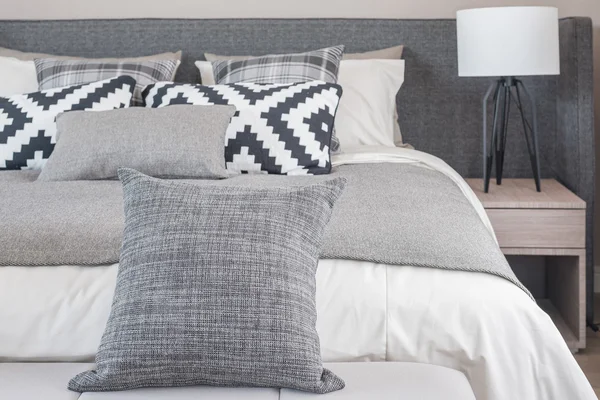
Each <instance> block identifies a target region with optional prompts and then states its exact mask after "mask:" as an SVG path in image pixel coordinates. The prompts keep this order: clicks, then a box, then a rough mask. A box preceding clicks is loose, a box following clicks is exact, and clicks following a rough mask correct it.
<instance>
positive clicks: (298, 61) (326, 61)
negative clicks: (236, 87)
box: [212, 46, 344, 153]
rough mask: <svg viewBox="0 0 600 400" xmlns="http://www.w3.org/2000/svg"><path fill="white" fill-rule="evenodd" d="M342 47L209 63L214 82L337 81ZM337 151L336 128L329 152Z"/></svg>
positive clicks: (342, 51) (278, 82)
mask: <svg viewBox="0 0 600 400" xmlns="http://www.w3.org/2000/svg"><path fill="white" fill-rule="evenodd" d="M343 54H344V46H334V47H327V48H324V49H320V50H314V51H309V52H306V53H295V54H273V55H266V56H261V57H256V58H248V59H246V60H240V61H236V60H218V61H215V62H213V63H212V67H213V74H214V77H215V83H216V84H226V83H276V84H283V83H297V82H306V81H323V82H327V83H336V82H337V75H338V70H339V66H340V62H341V59H342V56H343ZM339 150H340V146H339V141H338V139H337V137H336V136H335V131H334V133H333V137H332V139H331V151H332V152H334V153H336V152H338V151H339Z"/></svg>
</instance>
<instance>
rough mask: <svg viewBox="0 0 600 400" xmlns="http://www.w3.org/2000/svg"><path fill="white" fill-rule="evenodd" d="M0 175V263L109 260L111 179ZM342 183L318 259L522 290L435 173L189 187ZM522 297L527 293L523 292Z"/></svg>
mask: <svg viewBox="0 0 600 400" xmlns="http://www.w3.org/2000/svg"><path fill="white" fill-rule="evenodd" d="M36 177H37V173H35V172H27V171H6V172H4V173H2V174H0V198H2V207H1V208H0V249H1V250H0V265H3V266H7V265H21V266H35V265H102V264H110V263H116V262H118V260H119V251H120V246H121V239H122V233H123V232H122V231H123V200H122V197H123V194H122V190H121V187H120V183H119V182H107V181H104V182H95V181H77V182H34V181H35V179H36ZM333 177H344V178H346V179H347V182H348V183H347V186H346V190H345V192H344V194H343V195H342V196H341V198H340V199H339V200H338V202H337V204H336V209H335V210H334V213H333V216H332V218H331V221H330V223H329V225H328V228H327V231H326V233H325V241H324V246H323V251H322V254H321V258H322V259H323V258H326V259H350V260H362V261H371V262H375V263H385V264H392V265H414V266H422V267H431V268H442V269H450V270H461V271H471V272H483V273H489V274H493V275H497V276H500V277H502V278H505V279H507V280H509V281H511V282H513V283H514V284H515V285H517V286H519V287H520V288H522V289H523V290H524V291H526V292H527V290H526V289H525V287H524V286H523V285H522V284H521V283H520V282H519V281H518V279H517V278H516V277H515V275H514V273H513V272H512V270H511V268H510V266H509V265H508V263H507V261H506V259H505V257H504V255H503V254H502V252H501V251H500V248H499V247H498V245H497V244H496V243H495V241H494V240H493V238H492V236H491V234H490V233H489V232H488V231H487V229H486V227H485V226H484V224H483V223H482V222H481V220H480V218H479V216H478V215H477V213H476V211H475V209H474V208H473V207H472V205H471V204H470V203H469V201H468V200H467V198H466V197H465V196H464V195H463V193H462V192H461V190H460V189H459V188H458V187H457V186H456V184H455V183H454V182H453V181H452V180H451V179H450V178H448V177H446V176H445V175H443V174H442V173H440V172H437V171H433V170H429V169H426V168H422V167H418V166H413V165H410V164H394V163H379V164H360V165H344V166H340V167H337V168H334V170H333V171H332V174H330V175H323V176H311V177H289V176H273V175H269V176H264V175H241V176H236V177H233V178H230V179H226V180H223V181H201V180H198V181H192V182H194V183H195V184H197V185H241V186H255V185H257V186H263V187H271V186H290V185H291V186H293V185H300V184H306V183H308V182H317V181H322V180H328V179H331V178H333ZM527 293H529V292H527Z"/></svg>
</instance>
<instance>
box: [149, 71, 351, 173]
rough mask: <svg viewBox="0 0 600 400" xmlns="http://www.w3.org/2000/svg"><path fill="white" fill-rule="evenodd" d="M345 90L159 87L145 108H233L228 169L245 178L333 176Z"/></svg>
mask: <svg viewBox="0 0 600 400" xmlns="http://www.w3.org/2000/svg"><path fill="white" fill-rule="evenodd" d="M341 95H342V87H341V86H339V85H337V84H332V83H326V82H323V81H309V82H301V83H293V84H256V83H237V84H226V85H214V86H202V85H192V84H177V83H172V82H159V83H157V84H154V85H150V86H148V87H147V88H146V89H145V90H144V100H145V103H146V107H153V108H158V107H165V106H169V105H172V104H194V105H207V104H223V105H233V106H235V107H236V109H237V112H236V113H235V115H234V117H233V118H232V120H231V123H230V124H229V127H228V129H227V133H226V136H225V140H226V144H225V161H226V163H227V169H228V170H229V171H232V172H241V173H269V174H284V175H310V174H312V175H317V174H328V173H329V172H330V170H331V160H330V147H331V136H332V130H333V123H334V119H335V113H336V111H337V106H338V103H339V100H340V97H341Z"/></svg>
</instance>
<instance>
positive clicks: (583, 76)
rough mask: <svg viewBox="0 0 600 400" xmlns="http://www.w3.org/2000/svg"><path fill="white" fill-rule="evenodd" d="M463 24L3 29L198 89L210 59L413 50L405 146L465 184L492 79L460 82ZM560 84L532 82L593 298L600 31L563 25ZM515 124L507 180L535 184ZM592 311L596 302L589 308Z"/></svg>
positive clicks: (288, 22) (547, 156)
mask: <svg viewBox="0 0 600 400" xmlns="http://www.w3.org/2000/svg"><path fill="white" fill-rule="evenodd" d="M455 32H456V28H455V21H454V20H388V19H385V20H383V19H382V20H373V19H359V20H344V19H304V20H293V19H278V20H269V19H263V20H246V19H237V20H236V19H224V20H218V19H216V20H215V19H212V20H178V19H173V20H74V21H0V46H2V47H9V48H13V49H18V50H24V51H35V52H45V53H52V54H60V55H74V56H84V57H108V56H136V55H148V54H155V53H160V52H165V51H174V50H182V51H183V63H182V65H181V68H180V70H179V73H178V75H177V80H178V81H187V82H192V81H196V80H197V77H198V74H197V72H196V70H195V68H194V65H193V62H194V61H195V60H199V59H203V53H204V52H212V53H220V54H266V53H275V52H291V51H304V50H310V49H316V48H319V47H325V46H329V45H336V44H340V43H341V44H345V45H346V48H347V51H350V52H356V51H366V50H373V49H377V48H383V47H388V46H394V45H397V44H403V45H405V46H406V47H405V56H404V58H405V59H406V82H405V84H404V86H403V88H402V90H401V91H400V94H399V96H398V109H399V115H400V126H401V128H402V132H403V135H404V138H405V140H406V141H407V142H408V143H411V144H413V145H414V146H415V147H416V148H417V149H419V150H423V151H426V152H429V153H432V154H434V155H436V156H438V157H441V158H442V159H444V160H445V161H446V162H448V163H449V164H450V165H451V166H452V167H454V168H455V169H456V170H457V171H458V172H459V173H461V174H462V175H463V176H465V177H480V176H481V175H482V171H481V165H482V161H481V160H482V159H481V157H482V155H481V153H482V148H481V147H482V139H481V109H480V108H481V98H482V96H483V94H484V92H485V90H486V88H487V86H488V84H489V82H490V81H489V80H488V79H481V78H479V79H467V78H459V77H458V74H457V61H456V39H455V37H456V33H455ZM560 41H561V71H562V74H561V75H560V76H558V77H544V78H533V79H526V84H527V85H528V86H529V87H530V88H531V89H532V92H533V94H534V95H535V96H536V98H537V103H538V110H539V115H540V148H541V152H542V160H541V163H542V174H543V176H544V177H555V178H557V179H558V180H559V181H561V182H562V183H563V184H565V185H566V186H567V187H569V188H570V189H572V190H573V191H575V192H576V193H577V194H578V195H579V196H580V197H582V198H583V199H584V200H586V201H587V204H588V225H587V227H588V238H587V244H588V245H587V249H588V251H587V253H588V258H587V261H588V293H589V294H590V293H593V267H592V266H593V254H592V248H593V245H592V244H593V240H592V235H593V227H592V213H593V208H594V131H593V97H592V86H593V85H592V83H593V82H592V23H591V20H590V19H588V18H567V19H563V20H561V22H560ZM516 116H517V114H516V113H515V114H514V115H513V117H515V118H514V120H513V121H511V124H512V126H511V129H510V134H509V138H508V144H507V146H508V149H507V158H506V166H505V176H506V177H529V176H531V171H530V166H529V161H528V156H527V153H526V146H525V143H524V139H523V136H522V134H521V133H520V132H521V130H520V129H521V128H520V126H519V125H518V123H517V122H518V121H517V120H516ZM588 303H589V304H588V307H589V310H588V312H591V302H588Z"/></svg>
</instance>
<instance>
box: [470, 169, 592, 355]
mask: <svg viewBox="0 0 600 400" xmlns="http://www.w3.org/2000/svg"><path fill="white" fill-rule="evenodd" d="M467 182H468V183H469V185H470V186H471V188H472V189H473V190H474V191H475V193H476V194H477V197H478V198H479V200H480V201H481V202H482V204H483V206H484V207H485V209H486V212H487V214H488V216H489V218H490V221H491V222H492V226H493V227H494V231H495V232H496V236H497V238H498V243H499V245H500V248H501V249H502V252H503V253H504V254H505V255H506V256H507V258H508V259H509V261H510V259H511V257H513V256H514V257H522V256H524V257H536V258H542V259H543V265H544V269H545V270H544V274H543V275H542V278H540V279H544V282H542V286H544V291H543V292H544V294H543V298H541V299H538V304H539V305H540V307H541V308H542V309H544V311H546V312H547V313H548V315H549V316H550V317H551V318H552V319H553V321H554V323H555V324H556V326H557V328H558V329H559V331H560V332H561V334H562V335H563V337H564V338H565V341H566V342H567V345H568V346H569V348H570V349H571V350H572V351H574V352H575V351H577V350H579V349H583V348H585V287H586V286H585V207H586V205H585V202H584V201H583V200H581V199H580V198H579V197H577V196H576V195H575V194H573V193H572V192H571V191H569V190H568V189H567V188H565V187H564V186H562V185H561V184H560V183H558V182H557V181H555V180H553V179H547V180H542V192H541V193H538V192H536V191H535V184H534V182H533V180H531V179H505V180H503V182H502V185H501V186H497V185H496V184H494V183H491V184H490V190H489V193H484V192H483V181H482V180H481V179H467Z"/></svg>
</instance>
